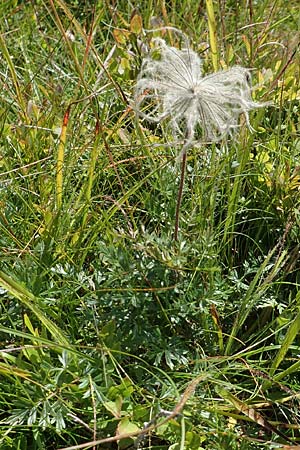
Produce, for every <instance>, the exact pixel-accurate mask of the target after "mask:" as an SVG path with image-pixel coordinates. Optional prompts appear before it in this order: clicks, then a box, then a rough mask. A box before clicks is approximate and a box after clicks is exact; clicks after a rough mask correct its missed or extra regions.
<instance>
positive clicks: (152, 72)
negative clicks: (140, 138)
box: [134, 38, 265, 143]
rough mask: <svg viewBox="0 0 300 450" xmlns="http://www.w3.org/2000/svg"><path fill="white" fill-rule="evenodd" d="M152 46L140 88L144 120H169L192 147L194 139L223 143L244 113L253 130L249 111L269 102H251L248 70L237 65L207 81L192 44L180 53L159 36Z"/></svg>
mask: <svg viewBox="0 0 300 450" xmlns="http://www.w3.org/2000/svg"><path fill="white" fill-rule="evenodd" d="M153 42H154V51H152V53H151V54H150V55H149V56H147V57H146V58H145V59H144V60H143V62H142V67H141V72H140V74H139V77H138V80H137V84H136V88H135V95H134V100H135V101H134V107H135V111H136V113H137V114H138V115H139V116H141V117H144V118H145V119H147V120H148V121H151V122H161V121H162V120H164V119H166V118H169V120H170V123H171V126H172V129H173V130H174V131H175V134H176V135H182V134H184V136H185V139H186V140H187V141H188V142H189V143H191V142H192V141H193V140H194V138H195V136H196V139H199V140H201V141H211V142H217V141H219V140H220V139H222V138H223V137H224V136H226V135H228V134H231V133H232V131H233V130H235V129H237V128H238V127H239V117H240V115H241V114H244V116H245V120H246V124H247V125H248V127H249V128H250V129H251V126H250V121H249V111H251V110H252V109H254V108H259V107H262V106H264V105H265V104H262V103H257V102H254V101H253V100H252V98H251V77H250V72H249V70H248V69H245V68H243V67H240V66H235V67H233V68H231V69H228V70H221V71H219V72H217V73H213V74H210V75H207V76H204V77H203V76H202V67H201V66H202V64H201V60H200V58H199V56H198V55H197V54H196V53H195V52H194V51H193V50H191V49H190V48H189V46H186V48H183V49H182V50H179V49H177V48H175V47H171V46H169V45H167V44H166V43H165V41H164V40H163V39H160V38H155V39H153Z"/></svg>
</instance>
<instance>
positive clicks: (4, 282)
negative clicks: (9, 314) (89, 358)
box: [0, 271, 70, 347]
mask: <svg viewBox="0 0 300 450" xmlns="http://www.w3.org/2000/svg"><path fill="white" fill-rule="evenodd" d="M0 285H1V286H2V287H3V288H4V289H6V290H7V291H8V292H9V293H10V294H11V295H13V296H14V297H15V298H17V299H18V300H19V301H20V302H21V303H23V305H24V306H25V307H26V308H28V309H30V310H31V311H32V312H33V313H34V314H35V315H36V317H37V318H38V319H39V320H40V322H41V323H42V324H43V325H44V326H45V328H46V329H47V330H48V331H49V333H50V334H51V336H52V337H53V339H54V340H55V341H56V342H58V343H59V344H62V345H64V346H66V347H69V346H70V344H69V341H68V339H67V338H66V337H65V336H64V334H63V333H62V332H61V330H60V329H59V328H58V327H57V325H55V323H53V322H52V321H51V320H50V319H48V317H46V316H45V314H44V313H43V312H42V311H41V309H40V308H39V306H38V305H37V303H38V302H39V300H38V299H37V298H36V297H35V296H34V295H33V294H32V293H31V292H30V291H28V290H27V289H26V288H25V287H24V286H23V285H22V284H21V283H18V282H17V281H15V280H13V279H12V278H10V277H9V276H8V275H6V274H5V273H4V272H2V271H0Z"/></svg>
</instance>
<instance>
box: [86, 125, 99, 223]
mask: <svg viewBox="0 0 300 450" xmlns="http://www.w3.org/2000/svg"><path fill="white" fill-rule="evenodd" d="M98 146H99V121H98V120H97V123H96V128H95V141H94V145H93V147H92V151H91V158H90V164H89V170H88V177H87V186H86V191H85V200H86V205H85V210H84V214H83V218H82V228H84V227H85V224H86V222H87V216H88V212H89V208H90V205H91V194H92V188H93V183H94V178H95V167H96V161H97V157H98Z"/></svg>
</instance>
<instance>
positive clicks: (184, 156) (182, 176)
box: [174, 145, 187, 241]
mask: <svg viewBox="0 0 300 450" xmlns="http://www.w3.org/2000/svg"><path fill="white" fill-rule="evenodd" d="M186 151H187V146H186V145H185V146H184V148H183V151H182V159H181V174H180V183H179V188H178V195H177V204H176V214H175V229H174V241H178V229H179V214H180V206H181V202H182V193H183V186H184V179H185V172H186V160H187V152H186Z"/></svg>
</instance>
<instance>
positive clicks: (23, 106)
mask: <svg viewBox="0 0 300 450" xmlns="http://www.w3.org/2000/svg"><path fill="white" fill-rule="evenodd" d="M0 50H1V51H2V53H3V56H4V58H5V60H6V62H7V65H8V68H9V71H10V74H11V78H12V81H13V84H14V87H15V91H16V96H17V100H18V104H19V106H20V108H21V110H22V116H23V118H24V120H25V123H27V124H29V123H30V119H29V117H28V115H27V108H26V104H25V100H24V98H23V95H22V92H21V88H20V85H19V81H18V77H17V74H16V71H15V68H14V65H13V62H12V59H11V57H10V54H9V51H8V49H7V47H6V43H5V40H4V37H3V34H2V33H0Z"/></svg>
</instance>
